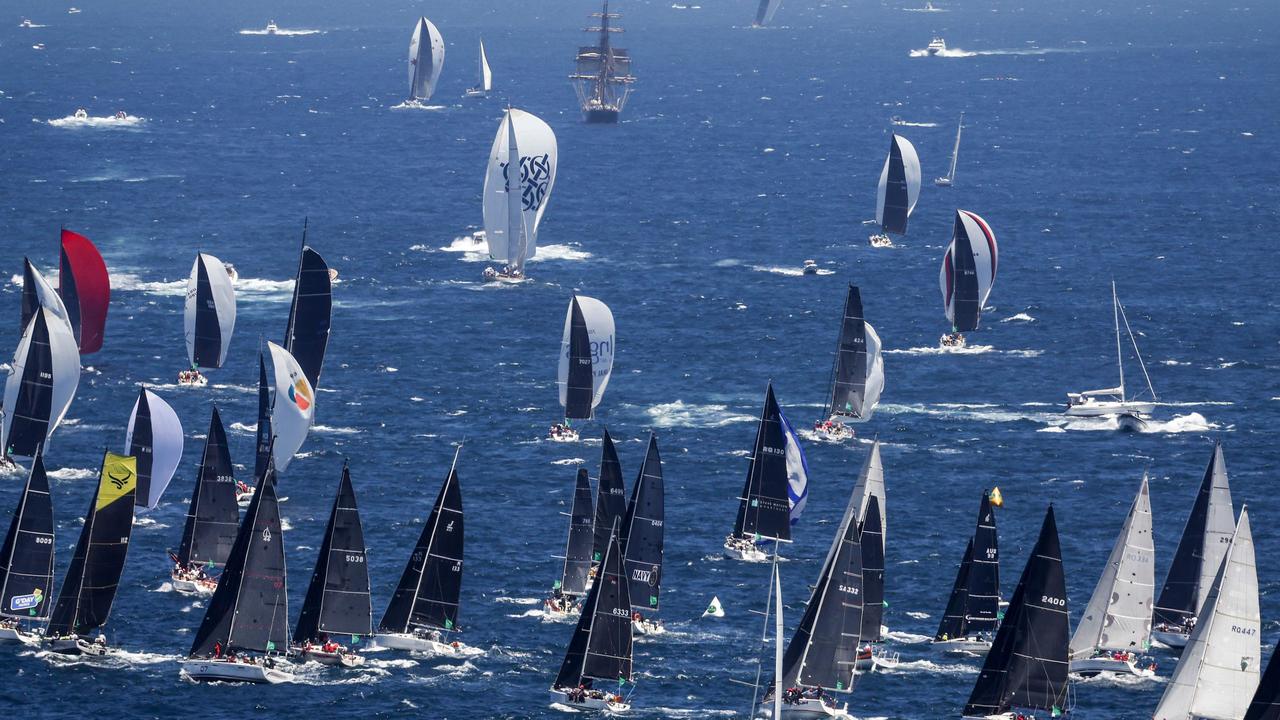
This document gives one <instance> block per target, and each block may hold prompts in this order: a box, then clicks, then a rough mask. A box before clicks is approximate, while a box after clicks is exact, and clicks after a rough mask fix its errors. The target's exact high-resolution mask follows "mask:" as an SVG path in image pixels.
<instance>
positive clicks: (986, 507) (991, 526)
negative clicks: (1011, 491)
mask: <svg viewBox="0 0 1280 720" xmlns="http://www.w3.org/2000/svg"><path fill="white" fill-rule="evenodd" d="M969 560H970V567H969V576H968V578H967V581H968V588H967V590H966V592H965V595H966V604H965V628H966V631H967V632H971V633H983V632H985V633H994V632H995V629H996V625H997V624H998V623H999V622H1000V540H999V537H998V535H997V533H996V515H995V511H994V510H993V509H992V507H991V496H990V495H989V494H988V493H985V492H984V493H983V494H982V502H981V503H980V504H979V505H978V520H977V523H976V524H975V526H974V529H973V555H972V556H971V557H970V559H969Z"/></svg>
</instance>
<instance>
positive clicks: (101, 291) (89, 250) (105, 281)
mask: <svg viewBox="0 0 1280 720" xmlns="http://www.w3.org/2000/svg"><path fill="white" fill-rule="evenodd" d="M58 294H59V295H61V296H62V301H63V302H64V303H66V306H67V316H68V319H69V320H70V321H71V330H72V332H73V333H74V335H75V338H76V342H77V343H78V344H79V347H80V354H81V355H89V354H91V353H96V352H98V351H99V350H101V349H102V340H103V337H104V336H105V334H106V326H107V306H108V305H109V304H110V303H111V278H110V276H109V275H108V274H107V264H106V263H105V262H104V261H103V260H102V253H100V252H98V248H97V247H96V246H94V244H93V242H92V241H90V240H89V238H87V237H85V236H84V235H81V234H80V233H76V232H72V231H70V230H67V229H66V228H63V229H62V252H61V254H60V257H59V263H58Z"/></svg>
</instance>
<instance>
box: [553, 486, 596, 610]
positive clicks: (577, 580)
mask: <svg viewBox="0 0 1280 720" xmlns="http://www.w3.org/2000/svg"><path fill="white" fill-rule="evenodd" d="M594 510H595V508H594V507H593V506H592V502H591V479H590V478H588V477H587V469H586V468H578V476H577V478H576V479H575V481H574V488H573V506H572V510H571V511H570V513H569V539H568V541H567V542H566V543H565V549H564V570H563V571H562V572H561V573H560V580H559V582H558V583H557V584H556V587H557V588H558V589H559V590H561V591H562V592H564V593H566V594H568V595H574V596H577V595H581V594H582V593H583V592H584V591H585V590H586V588H587V574H588V573H589V572H590V571H591V543H592V540H593V537H592V534H593V531H594V525H593V524H592V523H593V519H592V514H593V512H594Z"/></svg>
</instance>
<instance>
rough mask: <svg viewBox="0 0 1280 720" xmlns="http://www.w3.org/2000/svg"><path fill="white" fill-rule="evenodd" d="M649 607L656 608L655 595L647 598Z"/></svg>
mask: <svg viewBox="0 0 1280 720" xmlns="http://www.w3.org/2000/svg"><path fill="white" fill-rule="evenodd" d="M649 605H650V607H658V596H656V595H650V596H649Z"/></svg>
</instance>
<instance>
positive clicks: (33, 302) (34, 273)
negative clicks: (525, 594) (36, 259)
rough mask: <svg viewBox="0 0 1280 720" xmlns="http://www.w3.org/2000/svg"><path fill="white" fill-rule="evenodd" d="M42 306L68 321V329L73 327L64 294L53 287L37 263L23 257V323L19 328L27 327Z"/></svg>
mask: <svg viewBox="0 0 1280 720" xmlns="http://www.w3.org/2000/svg"><path fill="white" fill-rule="evenodd" d="M41 308H49V310H50V311H51V312H52V313H53V314H54V315H55V316H56V317H57V318H59V319H60V320H63V321H65V322H66V323H67V327H68V329H70V328H71V320H70V315H69V314H68V312H67V306H66V304H65V303H63V302H62V296H61V295H59V294H58V292H57V291H56V290H54V289H53V286H52V285H50V284H49V281H48V280H46V279H45V277H44V274H43V273H41V272H40V270H39V269H38V268H36V266H35V263H32V262H31V260H30V259H29V258H25V257H24V258H22V324H21V325H20V326H19V329H20V330H21V329H25V328H26V327H27V325H28V324H30V323H31V318H32V317H34V316H35V314H36V313H37V312H39V311H40V309H41Z"/></svg>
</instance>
